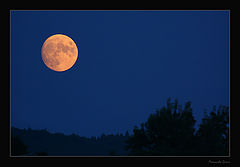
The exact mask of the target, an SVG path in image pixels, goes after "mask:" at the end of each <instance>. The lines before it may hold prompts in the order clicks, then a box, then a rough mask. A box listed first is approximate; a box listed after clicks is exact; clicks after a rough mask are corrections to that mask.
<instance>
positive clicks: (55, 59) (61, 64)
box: [42, 34, 78, 72]
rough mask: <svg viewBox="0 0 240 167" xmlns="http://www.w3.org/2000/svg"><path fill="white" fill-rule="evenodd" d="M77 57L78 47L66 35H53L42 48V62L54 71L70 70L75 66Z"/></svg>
mask: <svg viewBox="0 0 240 167" xmlns="http://www.w3.org/2000/svg"><path fill="white" fill-rule="evenodd" d="M77 57H78V48H77V45H76V44H75V42H74V41H73V40H72V39H71V38H70V37H68V36H66V35H62V34H55V35H52V36H50V37H49V38H48V39H47V40H46V41H45V42H44V44H43V46H42V60H43V62H44V64H45V65H46V66H47V67H48V68H50V69H52V70H54V71H59V72H60V71H66V70H68V69H69V68H71V67H72V66H73V65H74V64H75V62H76V60H77Z"/></svg>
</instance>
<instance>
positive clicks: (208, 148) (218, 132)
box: [196, 106, 229, 155]
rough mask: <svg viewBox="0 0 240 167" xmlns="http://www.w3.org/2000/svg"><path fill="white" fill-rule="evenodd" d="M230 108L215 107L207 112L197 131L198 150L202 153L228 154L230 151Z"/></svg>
mask: <svg viewBox="0 0 240 167" xmlns="http://www.w3.org/2000/svg"><path fill="white" fill-rule="evenodd" d="M228 112H229V108H228V107H225V106H219V107H218V109H216V106H214V107H213V110H212V111H211V112H210V113H209V114H207V113H205V116H204V118H203V119H202V123H201V125H200V127H199V130H198V131H197V134H196V137H197V143H198V151H199V154H200V155H228V152H229V113H228Z"/></svg>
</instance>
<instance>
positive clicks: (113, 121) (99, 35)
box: [10, 11, 230, 137]
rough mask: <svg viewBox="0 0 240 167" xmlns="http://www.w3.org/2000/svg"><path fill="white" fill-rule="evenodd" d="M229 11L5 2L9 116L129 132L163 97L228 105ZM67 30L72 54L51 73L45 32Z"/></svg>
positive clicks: (90, 130) (40, 124) (96, 131)
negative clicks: (19, 6)
mask: <svg viewBox="0 0 240 167" xmlns="http://www.w3.org/2000/svg"><path fill="white" fill-rule="evenodd" d="M229 15H230V14H229V11H11V12H10V19H11V21H10V23H11V25H10V28H11V29H10V31H11V34H10V35H11V36H10V44H11V48H10V49H11V52H10V53H11V56H10V63H11V64H10V65H11V67H10V75H11V77H10V79H11V82H10V84H11V108H10V109H11V125H12V126H15V127H18V128H32V129H45V128H46V129H47V130H49V131H50V132H62V133H65V134H72V133H75V134H79V135H80V136H86V137H90V136H100V135H101V134H102V133H105V134H110V133H113V134H116V133H123V134H124V133H125V132H126V130H128V131H129V132H130V133H131V132H132V129H133V127H134V126H135V125H140V123H142V122H145V121H146V120H147V118H148V116H149V115H150V114H151V113H155V110H156V109H160V108H161V107H163V105H164V104H165V103H166V100H167V99H168V97H170V98H172V99H175V98H177V99H178V100H179V102H180V104H184V103H185V102H186V101H188V100H189V101H192V107H193V114H194V116H195V118H196V119H197V120H198V122H197V124H199V123H200V122H199V121H200V120H201V117H202V116H203V110H204V109H207V110H208V111H209V110H210V109H211V108H212V106H213V105H220V104H222V105H227V106H229ZM54 34H64V35H67V36H69V37H70V38H72V39H73V40H74V41H75V43H76V45H77V47H78V59H77V61H76V63H75V65H74V66H73V67H72V68H70V69H69V70H67V71H64V72H56V71H53V70H51V69H49V68H48V67H47V66H46V65H45V64H44V63H43V61H42V58H41V48H42V45H43V43H44V41H45V40H46V39H47V38H48V37H50V36H51V35H54Z"/></svg>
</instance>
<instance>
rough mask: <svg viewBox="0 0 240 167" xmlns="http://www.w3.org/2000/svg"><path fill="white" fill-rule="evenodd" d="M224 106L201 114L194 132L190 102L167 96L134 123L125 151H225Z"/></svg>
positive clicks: (182, 152)
mask: <svg viewBox="0 0 240 167" xmlns="http://www.w3.org/2000/svg"><path fill="white" fill-rule="evenodd" d="M228 120H229V118H228V107H224V106H220V107H219V109H218V110H217V111H216V107H215V108H214V111H213V112H211V113H210V115H207V114H206V115H205V117H204V118H203V120H202V123H201V125H200V128H199V130H198V131H197V132H195V131H196V130H195V128H194V125H195V122H196V121H195V119H194V117H193V115H192V108H191V102H186V103H185V105H184V107H183V108H182V106H181V105H179V104H178V101H177V100H175V101H174V102H173V103H172V102H171V99H170V98H169V99H168V100H167V103H166V106H164V107H162V108H161V109H160V110H157V111H156V113H155V114H150V116H149V118H148V119H147V121H146V122H145V123H142V124H141V127H140V128H138V127H137V126H135V127H134V130H133V135H132V136H129V138H128V140H127V141H126V144H127V145H126V149H127V150H129V155H164V156H169V155H172V156H173V155H176V156H177V155H186V156H187V155H227V152H228V149H227V148H228V144H229V141H228V136H229V130H228V129H229V127H228Z"/></svg>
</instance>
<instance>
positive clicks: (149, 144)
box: [11, 98, 229, 156]
mask: <svg viewBox="0 0 240 167" xmlns="http://www.w3.org/2000/svg"><path fill="white" fill-rule="evenodd" d="M195 123H196V120H195V119H194V117H193V114H192V107H191V102H186V103H185V105H184V106H182V105H180V104H178V101H177V100H175V101H174V102H171V99H170V98H169V99H168V100H167V103H166V106H163V107H162V108H161V109H160V110H157V111H156V113H154V114H150V116H149V117H148V119H147V121H146V122H144V123H142V124H141V125H140V127H137V126H135V127H134V129H133V134H132V135H129V133H128V131H127V132H126V133H125V134H124V135H122V134H120V135H119V134H117V135H113V134H111V135H104V134H102V135H101V136H100V137H91V138H86V137H81V136H79V135H76V134H72V135H64V134H63V133H50V132H48V131H47V130H46V129H44V130H32V129H30V128H29V129H18V128H16V127H12V128H11V139H12V140H11V146H12V147H11V148H12V149H11V154H12V155H37V156H48V155H50V156H119V155H137V156H142V155H144V156H209V155H211V156H219V155H221V156H223V155H224V156H227V155H229V108H228V107H226V106H221V105H220V106H218V107H216V106H213V108H212V111H211V112H208V113H207V112H205V113H204V117H203V118H202V121H201V123H200V126H199V128H198V129H195Z"/></svg>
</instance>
